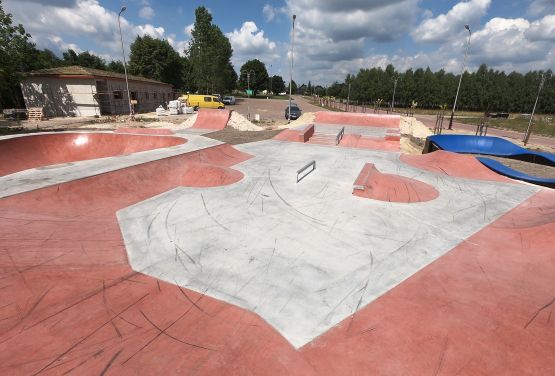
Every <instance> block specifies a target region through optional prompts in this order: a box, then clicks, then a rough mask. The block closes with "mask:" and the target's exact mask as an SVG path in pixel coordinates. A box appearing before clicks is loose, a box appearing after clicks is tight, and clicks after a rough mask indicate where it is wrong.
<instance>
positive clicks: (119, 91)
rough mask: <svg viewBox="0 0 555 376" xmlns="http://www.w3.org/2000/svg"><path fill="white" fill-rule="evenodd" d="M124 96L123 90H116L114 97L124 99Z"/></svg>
mask: <svg viewBox="0 0 555 376" xmlns="http://www.w3.org/2000/svg"><path fill="white" fill-rule="evenodd" d="M122 98H123V93H122V92H121V90H114V99H122Z"/></svg>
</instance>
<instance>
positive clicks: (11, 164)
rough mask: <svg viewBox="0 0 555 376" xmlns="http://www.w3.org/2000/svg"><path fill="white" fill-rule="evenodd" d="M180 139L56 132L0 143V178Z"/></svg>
mask: <svg viewBox="0 0 555 376" xmlns="http://www.w3.org/2000/svg"><path fill="white" fill-rule="evenodd" d="M186 142H187V140H186V139H184V138H181V137H159V136H139V135H124V134H112V133H56V134H42V135H33V136H22V137H14V138H9V139H3V140H0V176H3V175H8V174H13V173H14V172H18V171H23V170H27V169H30V168H37V167H43V166H48V165H52V164H57V163H67V162H76V161H84V160H88V159H96V158H105V157H113V156H116V155H122V154H130V153H137V152H140V151H146V150H153V149H159V148H167V147H170V146H176V145H181V144H184V143H186Z"/></svg>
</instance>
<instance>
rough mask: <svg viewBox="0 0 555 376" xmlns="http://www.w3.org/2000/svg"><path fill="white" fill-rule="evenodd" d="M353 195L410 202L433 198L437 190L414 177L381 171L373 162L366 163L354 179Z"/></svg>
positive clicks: (436, 194)
mask: <svg viewBox="0 0 555 376" xmlns="http://www.w3.org/2000/svg"><path fill="white" fill-rule="evenodd" d="M361 188H362V189H361ZM353 195H354V196H358V197H364V198H370V199H373V200H380V201H388V202H404V203H411V202H424V201H431V200H434V199H436V198H437V197H438V196H439V192H438V191H437V190H436V189H435V188H434V187H432V186H431V185H429V184H426V183H423V182H421V181H418V180H415V179H410V178H407V177H404V176H399V175H393V174H384V173H381V172H380V171H378V169H377V168H376V166H374V164H373V163H366V164H365V165H364V167H363V168H362V170H361V171H360V174H359V175H358V177H357V179H356V180H355V184H354V189H353Z"/></svg>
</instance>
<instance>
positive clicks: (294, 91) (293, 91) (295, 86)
mask: <svg viewBox="0 0 555 376" xmlns="http://www.w3.org/2000/svg"><path fill="white" fill-rule="evenodd" d="M285 91H286V92H287V94H289V84H287V87H286V88H285ZM291 94H297V83H296V82H295V80H293V82H292V85H291Z"/></svg>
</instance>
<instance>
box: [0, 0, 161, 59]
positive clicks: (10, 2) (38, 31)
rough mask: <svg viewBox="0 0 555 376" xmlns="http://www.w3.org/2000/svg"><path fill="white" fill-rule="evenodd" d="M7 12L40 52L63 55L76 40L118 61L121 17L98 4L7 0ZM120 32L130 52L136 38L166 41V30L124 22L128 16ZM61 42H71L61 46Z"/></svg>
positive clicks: (90, 1) (89, 0) (78, 0)
mask: <svg viewBox="0 0 555 376" xmlns="http://www.w3.org/2000/svg"><path fill="white" fill-rule="evenodd" d="M62 3H63V4H62ZM4 8H5V9H6V11H8V12H10V13H13V16H14V21H15V22H17V23H22V24H23V25H25V29H26V30H27V32H29V33H30V34H31V35H32V37H33V41H34V42H35V43H36V44H37V46H38V47H39V48H52V49H54V51H57V52H60V51H62V50H63V49H65V45H70V44H72V45H74V46H75V45H76V43H75V42H74V41H75V40H76V39H77V38H79V39H83V38H86V39H88V40H89V41H91V42H92V43H93V44H94V46H95V50H101V51H102V50H104V52H103V53H104V54H105V55H106V56H111V54H113V55H114V56H115V58H116V59H119V55H120V49H121V46H120V41H119V30H118V14H117V13H116V12H113V11H111V10H108V9H106V8H104V7H103V6H102V5H100V3H99V1H98V0H76V1H73V2H70V1H63V0H58V1H53V2H49V3H47V4H45V3H44V2H40V3H38V2H30V1H21V0H7V1H5V2H4ZM121 28H122V32H123V38H124V42H125V43H126V45H127V46H126V50H127V51H129V44H130V43H131V42H132V41H133V40H134V39H135V37H136V36H137V35H140V36H144V35H150V36H152V37H153V38H164V37H165V29H164V28H163V27H161V26H154V25H151V24H142V25H135V24H132V23H130V22H129V21H127V19H126V18H125V13H124V14H123V15H122V17H121ZM58 38H59V39H58ZM60 40H63V41H68V42H63V43H61V42H59V41H60ZM56 41H58V42H56Z"/></svg>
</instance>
